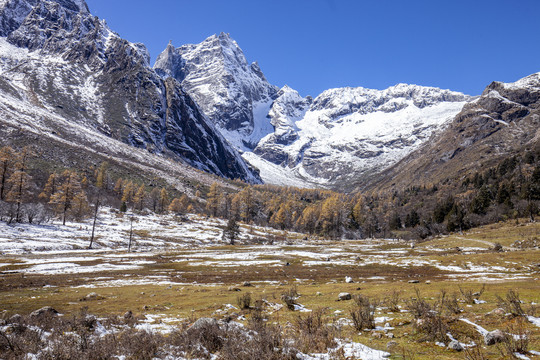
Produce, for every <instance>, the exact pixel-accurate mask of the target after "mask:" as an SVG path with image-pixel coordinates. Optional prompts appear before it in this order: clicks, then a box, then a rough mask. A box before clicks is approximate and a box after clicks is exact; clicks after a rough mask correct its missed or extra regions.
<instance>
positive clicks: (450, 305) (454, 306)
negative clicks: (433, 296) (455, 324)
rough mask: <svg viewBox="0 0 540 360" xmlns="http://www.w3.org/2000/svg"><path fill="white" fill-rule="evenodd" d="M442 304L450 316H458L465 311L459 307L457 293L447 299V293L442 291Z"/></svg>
mask: <svg viewBox="0 0 540 360" xmlns="http://www.w3.org/2000/svg"><path fill="white" fill-rule="evenodd" d="M441 304H442V306H443V308H444V309H445V310H446V311H447V312H448V313H449V314H450V315H457V314H460V313H461V312H462V311H463V309H462V308H461V306H460V305H459V301H458V299H457V295H456V293H453V294H452V296H451V297H447V296H446V291H445V290H441Z"/></svg>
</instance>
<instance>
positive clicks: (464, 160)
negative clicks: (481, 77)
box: [369, 73, 540, 188]
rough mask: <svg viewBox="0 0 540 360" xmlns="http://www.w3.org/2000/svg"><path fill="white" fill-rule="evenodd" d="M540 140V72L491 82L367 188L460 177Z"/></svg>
mask: <svg viewBox="0 0 540 360" xmlns="http://www.w3.org/2000/svg"><path fill="white" fill-rule="evenodd" d="M539 143H540V73H537V74H533V75H530V76H528V77H525V78H523V79H521V80H518V81H516V82H514V83H501V82H493V83H491V84H490V85H489V86H488V87H487V88H486V89H485V90H484V92H483V93H482V95H481V96H480V97H479V98H478V99H476V100H475V101H472V102H470V103H469V104H467V105H465V106H464V107H463V109H462V111H460V112H459V113H458V114H457V116H456V117H455V118H454V119H453V121H452V122H451V123H450V124H449V126H448V127H447V128H446V129H445V130H444V131H443V132H441V133H440V134H439V135H438V136H437V137H435V138H434V139H432V141H430V142H429V143H426V144H424V145H423V146H422V147H421V148H419V149H418V150H417V151H415V152H413V153H411V154H410V155H409V156H407V157H405V158H404V159H403V160H402V161H400V162H399V163H397V164H396V165H395V166H393V167H391V168H389V169H388V170H387V171H385V172H384V173H383V174H382V176H381V177H380V178H379V179H378V180H375V179H372V180H371V181H370V182H369V187H375V188H392V187H394V188H404V187H407V186H410V185H411V184H417V185H418V184H422V183H430V182H431V183H435V182H438V181H443V180H445V179H459V178H460V176H466V175H468V174H469V173H470V172H471V171H477V170H478V169H481V168H482V167H485V166H490V165H493V164H495V163H496V162H497V161H499V160H500V159H501V158H503V157H507V156H511V155H512V154H515V153H518V152H522V151H527V150H529V149H534V148H535V147H537V146H538V145H539ZM398 174H399V176H397V175H398Z"/></svg>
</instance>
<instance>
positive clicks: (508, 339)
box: [497, 317, 530, 359]
mask: <svg viewBox="0 0 540 360" xmlns="http://www.w3.org/2000/svg"><path fill="white" fill-rule="evenodd" d="M505 334H506V336H505V337H504V341H503V342H502V343H500V344H498V345H497V348H498V350H499V352H500V353H501V355H502V356H503V357H504V358H505V359H517V358H518V357H517V356H516V355H515V354H527V353H528V349H529V338H530V331H527V330H526V329H525V320H524V318H521V317H520V318H518V319H517V322H516V323H515V324H513V325H510V326H509V328H508V329H507V331H506V332H505Z"/></svg>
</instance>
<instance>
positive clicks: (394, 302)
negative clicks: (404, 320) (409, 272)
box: [383, 290, 401, 312]
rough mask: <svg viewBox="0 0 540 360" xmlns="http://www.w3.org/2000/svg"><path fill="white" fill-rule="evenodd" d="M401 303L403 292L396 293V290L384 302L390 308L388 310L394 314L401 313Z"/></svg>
mask: <svg viewBox="0 0 540 360" xmlns="http://www.w3.org/2000/svg"><path fill="white" fill-rule="evenodd" d="M400 302H401V292H399V291H396V290H394V291H392V294H390V295H389V296H387V297H386V298H385V299H384V301H383V303H384V305H385V306H386V307H387V308H388V310H390V311H392V312H399V311H400V308H399V303H400Z"/></svg>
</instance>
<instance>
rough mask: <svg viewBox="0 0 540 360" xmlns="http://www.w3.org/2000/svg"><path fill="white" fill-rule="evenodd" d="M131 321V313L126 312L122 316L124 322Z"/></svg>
mask: <svg viewBox="0 0 540 360" xmlns="http://www.w3.org/2000/svg"><path fill="white" fill-rule="evenodd" d="M131 319H133V312H131V310H129V311H128V312H126V313H125V314H124V320H131Z"/></svg>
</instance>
